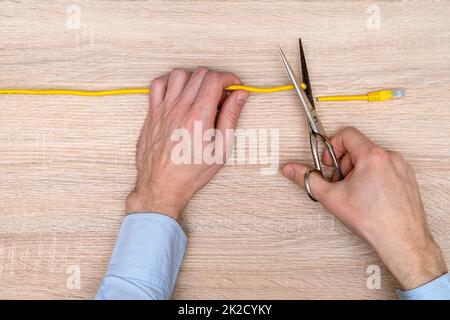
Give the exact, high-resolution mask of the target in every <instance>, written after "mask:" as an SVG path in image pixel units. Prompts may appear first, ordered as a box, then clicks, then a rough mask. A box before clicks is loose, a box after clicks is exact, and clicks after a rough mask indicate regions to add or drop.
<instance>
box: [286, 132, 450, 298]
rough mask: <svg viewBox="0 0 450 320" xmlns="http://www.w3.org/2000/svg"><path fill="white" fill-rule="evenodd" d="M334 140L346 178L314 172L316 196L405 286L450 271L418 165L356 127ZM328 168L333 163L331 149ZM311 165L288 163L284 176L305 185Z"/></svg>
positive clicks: (419, 282) (404, 287)
mask: <svg viewBox="0 0 450 320" xmlns="http://www.w3.org/2000/svg"><path fill="white" fill-rule="evenodd" d="M331 143H332V144H333V147H334V149H335V152H336V156H337V157H338V158H340V159H341V170H342V174H343V175H344V176H345V178H344V180H343V181H337V178H336V177H335V176H333V178H332V181H333V182H328V181H326V180H324V179H323V178H322V177H321V176H320V175H319V174H317V173H312V174H311V176H310V182H311V189H312V193H313V195H314V196H315V197H316V199H317V200H319V201H320V202H321V203H322V205H323V206H324V207H325V208H326V209H327V210H328V211H330V212H331V213H333V214H334V215H335V216H336V217H337V218H338V219H340V220H341V221H342V222H343V223H344V224H345V225H346V226H347V227H349V228H350V229H351V230H352V231H354V232H355V233H356V234H357V235H359V236H360V237H361V238H363V239H364V240H366V241H367V242H368V243H369V244H370V245H371V246H372V247H373V248H374V249H375V251H376V252H377V253H378V254H379V256H380V258H381V259H382V261H383V262H384V264H385V265H386V266H387V267H388V269H389V270H390V271H391V272H392V274H393V275H394V276H395V277H396V278H397V280H398V281H399V282H400V284H401V286H402V287H403V289H404V290H410V289H413V288H416V287H418V286H420V285H423V284H424V283H427V282H429V281H431V280H433V279H435V278H437V277H439V276H441V275H442V274H444V273H446V272H447V269H446V266H445V263H444V260H443V258H442V254H441V250H440V248H439V246H438V245H437V244H436V243H435V241H434V240H433V237H432V236H431V233H430V231H429V229H428V227H427V225H426V220H425V212H424V208H423V205H422V201H421V199H420V194H419V188H418V186H417V183H416V178H415V175H414V171H413V169H412V168H411V167H410V165H409V164H408V163H407V162H406V161H405V160H404V158H403V157H402V156H401V155H400V154H398V153H396V152H388V151H385V150H383V149H382V148H380V147H379V146H377V145H376V144H375V143H373V142H372V141H370V140H369V139H368V138H367V137H366V136H364V135H363V134H362V133H361V132H359V131H358V130H356V129H354V128H346V129H344V130H342V131H341V132H339V133H338V134H337V135H336V136H335V137H334V138H333V139H331ZM323 162H324V164H325V165H326V166H332V162H331V158H330V156H329V154H328V153H327V152H326V153H325V154H324V156H323ZM308 169H309V168H308V167H306V166H304V165H301V164H297V163H288V164H286V165H285V166H284V167H283V170H282V171H283V174H284V175H285V176H286V177H287V178H289V179H291V180H293V181H294V182H296V183H297V184H298V185H300V186H301V187H303V188H304V175H305V172H306V171H307V170H308Z"/></svg>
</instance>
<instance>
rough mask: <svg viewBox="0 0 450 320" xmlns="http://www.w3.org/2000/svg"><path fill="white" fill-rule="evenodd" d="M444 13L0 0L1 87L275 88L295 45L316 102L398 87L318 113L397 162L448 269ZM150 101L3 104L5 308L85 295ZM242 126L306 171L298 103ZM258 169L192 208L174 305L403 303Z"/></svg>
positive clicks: (217, 183) (302, 5)
mask: <svg viewBox="0 0 450 320" xmlns="http://www.w3.org/2000/svg"><path fill="white" fill-rule="evenodd" d="M449 16H450V6H449V2H448V1H433V2H430V1H420V2H419V1H417V2H416V1H414V2H409V1H408V2H406V1H405V2H400V1H398V2H396V1H386V2H382V1H377V2H376V3H372V2H360V1H351V2H337V1H330V2H327V1H315V2H309V1H308V2H299V1H220V2H219V1H209V0H204V1H0V59H1V60H0V61H1V63H0V87H1V88H7V87H24V88H50V87H55V88H81V89H103V88H120V87H129V86H132V87H142V86H148V85H149V83H150V81H151V79H153V78H155V77H157V76H158V75H161V74H163V73H166V72H168V71H169V70H171V69H172V68H174V67H183V68H194V67H196V66H198V65H206V66H209V67H211V68H214V69H217V70H228V71H232V72H235V73H236V74H238V75H239V76H240V77H241V79H242V80H243V82H244V83H245V84H250V85H259V86H265V85H273V84H286V83H288V79H287V76H286V74H285V71H284V70H283V66H282V64H281V62H280V59H279V56H278V54H277V51H276V42H277V41H278V42H279V43H280V44H281V45H282V46H283V47H284V48H285V50H286V51H287V54H288V56H289V58H290V60H292V61H296V59H297V50H298V47H297V38H298V37H302V40H303V44H304V47H305V50H306V54H307V58H308V60H309V61H308V64H309V71H310V75H311V78H312V83H313V86H314V89H315V94H316V95H326V94H338V93H365V92H367V91H370V90H376V89H381V88H395V87H400V88H405V89H407V97H406V98H404V99H400V100H396V101H390V102H385V103H380V104H369V103H364V102H352V103H349V102H345V103H322V104H318V106H317V108H318V110H319V111H318V112H319V114H320V116H321V119H322V121H323V123H324V126H325V128H326V129H327V131H328V134H329V135H333V134H334V133H336V132H337V130H339V128H342V127H345V126H355V127H358V128H359V129H360V130H361V131H363V132H364V133H366V134H367V135H368V136H369V137H370V138H371V139H373V140H374V141H375V142H377V143H379V144H380V145H382V146H384V147H386V148H387V149H390V150H397V151H399V152H401V153H403V154H404V156H405V157H406V158H407V160H408V161H410V163H411V164H412V165H413V167H414V168H415V170H416V172H417V178H418V181H419V185H420V188H421V192H422V196H423V202H424V205H425V208H426V212H427V219H428V222H429V224H430V227H431V229H432V232H433V235H434V236H435V238H436V240H437V241H438V243H439V244H440V245H441V247H442V249H443V251H444V254H445V255H446V257H447V258H446V259H447V262H450V235H449V232H448V231H449V230H450V216H449V211H448V210H449V207H450V197H449V192H450V178H449V177H450V161H449V158H450V142H449V141H450V140H449V138H450V103H449V101H450V90H449V88H450V74H449V71H450V51H449V49H450V28H449V26H450V23H449V21H450V20H449V18H448V17H449ZM297 66H298V61H296V67H297ZM147 99H148V98H147V97H146V96H145V95H135V96H117V97H104V98H85V97H67V96H20V95H14V96H13V95H10V96H0V283H1V286H0V298H8V299H11V298H12V299H21V298H25V299H30V298H43V299H54V298H56V299H61V298H70V299H80V298H86V299H89V298H92V297H93V296H94V294H95V292H96V290H97V287H98V285H99V282H100V281H101V279H102V276H103V273H104V272H105V270H106V267H107V263H108V260H109V257H110V254H111V251H112V248H113V246H114V241H115V238H116V235H117V232H118V228H119V226H120V223H121V221H122V219H123V214H124V213H123V211H124V200H125V197H126V195H127V193H128V192H129V191H130V190H131V189H132V187H133V184H134V180H135V175H136V171H135V163H134V153H135V144H136V140H137V137H138V134H139V130H140V127H141V125H142V123H143V119H144V117H145V113H146V108H147ZM239 128H241V129H260V130H276V129H278V130H279V162H280V164H282V163H285V162H287V161H291V160H298V161H301V162H306V163H310V164H311V163H312V161H311V154H310V151H309V145H308V140H307V139H308V137H307V132H306V130H305V118H304V115H303V114H302V111H301V110H300V109H299V107H298V103H297V100H296V97H295V95H294V94H293V92H282V93H276V94H268V95H262V94H253V95H252V96H251V98H250V100H249V102H248V103H247V104H246V106H245V110H244V111H243V114H242V117H241V119H240V121H239ZM263 167H267V165H266V164H261V163H259V164H252V165H250V164H239V165H238V164H233V165H228V166H226V167H225V168H224V170H222V171H221V172H220V173H219V174H218V175H217V176H216V177H215V178H214V179H213V181H212V182H211V183H210V184H209V185H208V186H207V187H205V188H204V189H203V190H202V191H201V192H199V193H198V194H197V195H196V196H195V197H194V198H193V199H192V201H191V202H190V203H189V205H188V207H187V208H186V211H185V213H184V220H183V225H184V227H185V229H186V231H187V233H188V235H189V243H188V247H187V252H186V256H185V259H184V262H183V265H182V267H181V271H180V273H179V277H178V281H177V284H176V288H175V291H174V298H178V299H179V298H195V299H197V298H206V299H210V298H275V299H278V298H287V299H300V298H319V299H332V298H339V299H341V298H342V299H355V298H363V299H373V298H377V299H379V298H381V299H385V298H395V297H396V294H395V291H394V289H395V287H396V285H397V283H396V281H395V280H394V279H393V278H392V276H391V275H390V274H389V272H388V271H387V270H386V268H385V267H383V265H382V264H381V262H380V260H379V258H378V257H377V256H376V255H375V254H374V252H373V251H372V249H371V248H370V247H368V245H366V244H365V243H364V242H362V241H361V240H360V239H358V238H357V237H356V236H354V235H353V234H351V233H350V231H348V230H347V229H346V228H345V227H344V226H343V225H342V224H341V223H340V222H339V221H337V220H336V219H335V218H334V217H333V216H331V215H330V214H329V213H328V212H326V211H325V210H324V209H322V208H321V206H320V205H319V204H316V203H313V202H311V201H310V200H309V199H308V198H307V196H306V195H305V194H304V193H303V192H301V191H300V190H299V189H298V188H297V187H296V186H295V185H294V184H292V183H290V182H288V181H286V180H285V179H284V178H283V177H282V176H281V175H280V173H279V172H278V173H275V174H274V175H262V174H261V168H263ZM377 266H378V267H380V272H381V273H380V277H381V278H380V279H381V283H380V288H379V289H378V288H373V287H372V286H370V285H369V286H368V285H367V282H368V279H369V284H370V278H369V275H368V270H369V272H370V270H373V269H372V268H375V269H377ZM77 279H80V282H79V283H77Z"/></svg>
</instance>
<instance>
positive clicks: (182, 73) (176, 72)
mask: <svg viewBox="0 0 450 320" xmlns="http://www.w3.org/2000/svg"><path fill="white" fill-rule="evenodd" d="M186 75H187V72H186V70H183V69H181V68H175V69H173V70H172V71H171V72H170V76H171V77H173V78H175V79H183V78H185V77H186Z"/></svg>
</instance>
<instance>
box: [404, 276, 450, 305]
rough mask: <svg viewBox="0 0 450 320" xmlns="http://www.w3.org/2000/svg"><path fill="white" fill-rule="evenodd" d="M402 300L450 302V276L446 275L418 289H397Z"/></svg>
mask: <svg viewBox="0 0 450 320" xmlns="http://www.w3.org/2000/svg"><path fill="white" fill-rule="evenodd" d="M397 293H398V295H399V296H400V299H402V300H450V274H449V273H446V274H444V275H442V276H440V277H439V278H437V279H434V280H433V281H430V282H428V283H426V284H424V285H423V286H420V287H418V288H416V289H412V290H408V291H402V290H400V289H397Z"/></svg>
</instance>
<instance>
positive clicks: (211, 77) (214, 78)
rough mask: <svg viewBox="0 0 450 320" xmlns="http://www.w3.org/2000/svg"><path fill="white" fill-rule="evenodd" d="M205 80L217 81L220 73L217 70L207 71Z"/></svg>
mask: <svg viewBox="0 0 450 320" xmlns="http://www.w3.org/2000/svg"><path fill="white" fill-rule="evenodd" d="M206 81H208V82H219V81H220V74H219V73H218V72H217V71H208V74H207V75H206Z"/></svg>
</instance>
